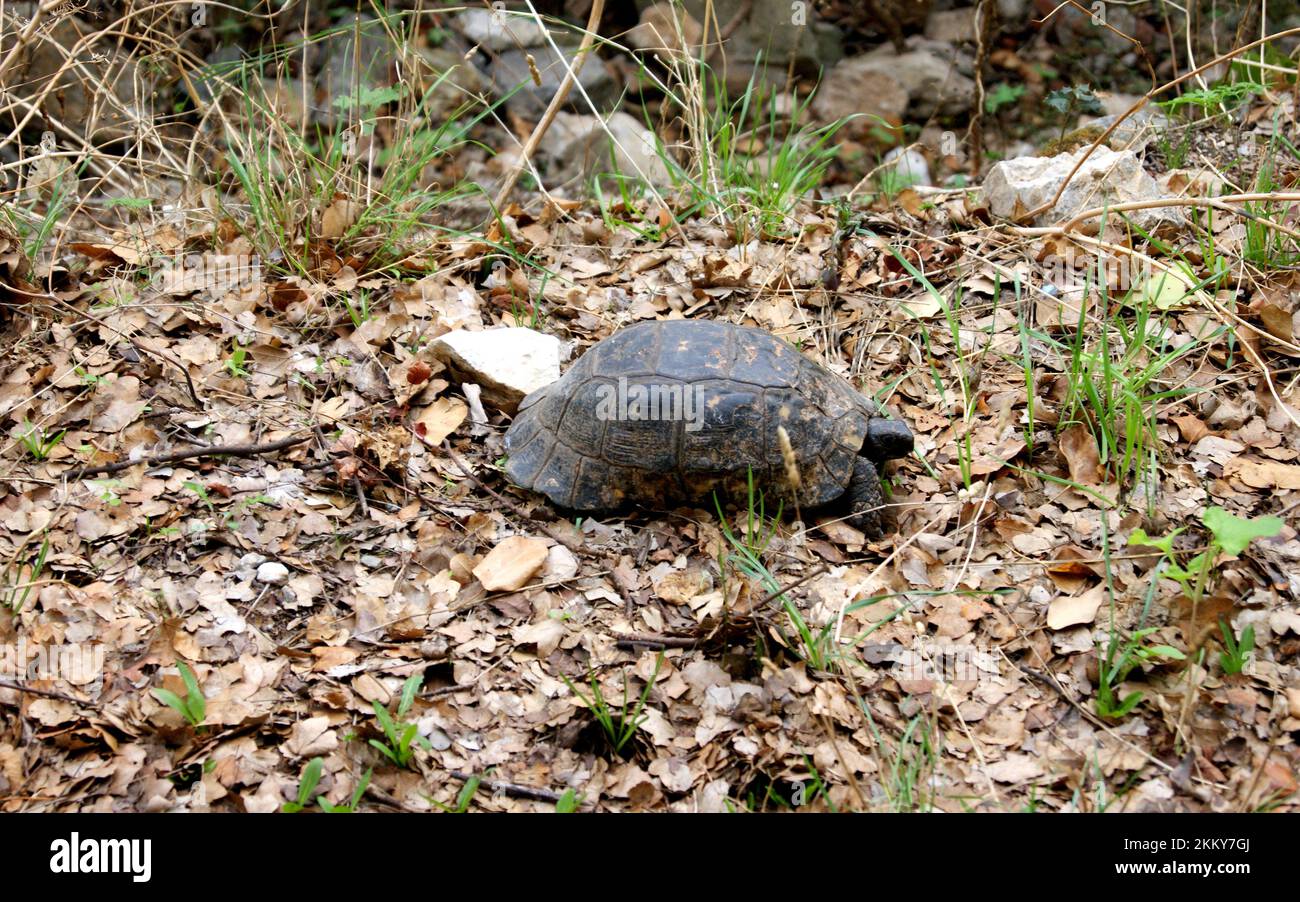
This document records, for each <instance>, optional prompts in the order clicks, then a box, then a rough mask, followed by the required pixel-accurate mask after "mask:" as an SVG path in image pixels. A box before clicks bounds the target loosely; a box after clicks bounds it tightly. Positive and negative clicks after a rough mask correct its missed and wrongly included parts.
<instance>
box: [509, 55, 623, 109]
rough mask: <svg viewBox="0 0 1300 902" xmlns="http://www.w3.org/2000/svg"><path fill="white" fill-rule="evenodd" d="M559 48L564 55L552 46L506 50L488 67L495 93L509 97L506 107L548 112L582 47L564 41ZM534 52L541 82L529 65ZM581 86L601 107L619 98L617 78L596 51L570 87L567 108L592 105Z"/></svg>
mask: <svg viewBox="0 0 1300 902" xmlns="http://www.w3.org/2000/svg"><path fill="white" fill-rule="evenodd" d="M559 49H560V53H561V56H556V54H555V51H554V50H553V49H551V48H550V47H539V48H537V49H536V50H533V51H531V53H526V52H524V51H522V50H506V51H504V52H502V53H501V54H500V55H499V56H498V57H497V58H496V59H494V60H493V61H492V62H491V64H490V65H489V66H488V77H489V78H490V79H491V80H492V90H493V92H494V93H495V94H496V96H498V97H506V106H507V107H508V108H509V109H510V110H511V111H512V112H513V113H515V114H516V115H518V116H523V117H525V118H529V119H536V118H537V117H539V116H540V115H541V114H542V113H543V112H545V111H546V107H547V105H548V104H549V103H550V102H551V98H552V97H553V96H555V92H556V91H558V90H559V89H560V84H561V83H562V82H563V81H564V77H565V75H566V74H567V67H568V66H571V65H572V64H573V60H574V57H575V56H576V55H577V49H578V48H577V45H563V44H562V45H559ZM530 55H531V56H532V59H533V63H534V64H535V65H536V67H537V74H538V75H539V76H540V77H541V82H542V83H541V85H538V84H537V83H536V82H535V81H534V80H533V73H532V69H531V68H530V67H529V65H528V58H529V56H530ZM579 85H581V86H582V89H583V91H585V92H586V94H587V96H588V97H590V98H591V101H592V103H594V104H595V105H596V108H597V109H599V110H604V109H607V108H611V107H612V106H613V104H614V101H615V100H617V88H616V85H615V81H614V77H613V75H611V74H610V71H609V69H608V67H607V66H606V65H605V63H604V61H603V60H602V59H601V58H600V57H599V56H597V55H596V53H595V52H594V51H592V52H591V53H590V54H589V55H588V57H587V61H586V63H584V64H583V66H582V69H581V71H579V73H578V84H576V85H574V86H573V88H572V89H570V91H569V96H568V97H567V98H566V99H565V106H566V107H569V108H570V109H580V110H587V109H589V107H588V106H587V102H586V100H584V99H583V96H582V92H581V91H579V90H578V86H579ZM516 88H517V89H518V90H516ZM507 95H508V96H507Z"/></svg>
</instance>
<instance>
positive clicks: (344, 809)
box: [316, 767, 375, 814]
mask: <svg viewBox="0 0 1300 902" xmlns="http://www.w3.org/2000/svg"><path fill="white" fill-rule="evenodd" d="M374 773H375V769H374V768H373V767H372V768H370V769H369V770H367V771H366V773H365V775H364V776H362V778H361V779H360V780H359V781H358V782H357V785H356V788H355V789H353V790H352V796H351V798H349V799H348V802H347V804H346V805H331V804H330V802H329V800H328V799H326V798H325V797H324V796H317V797H316V804H317V805H319V806H320V810H321V811H324V812H325V813H326V814H351V813H352V812H354V811H356V810H357V804H358V803H359V802H360V801H361V797H362V796H363V795H365V794H366V787H368V786H369V785H370V778H371V776H373V775H374Z"/></svg>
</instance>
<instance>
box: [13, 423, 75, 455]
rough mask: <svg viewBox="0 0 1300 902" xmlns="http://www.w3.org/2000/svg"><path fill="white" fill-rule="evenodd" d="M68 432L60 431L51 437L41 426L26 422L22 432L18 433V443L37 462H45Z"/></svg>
mask: <svg viewBox="0 0 1300 902" xmlns="http://www.w3.org/2000/svg"><path fill="white" fill-rule="evenodd" d="M67 432H68V430H66V429H60V430H59V431H58V432H56V433H54V434H53V435H50V434H49V433H47V432H46V431H45V430H44V429H42V428H41V427H40V426H37V425H36V424H35V423H32V422H30V421H24V422H23V425H22V427H21V430H20V431H19V433H18V441H19V442H20V443H21V444H22V446H23V447H24V448H26V449H27V453H28V454H30V455H31V456H32V457H33V458H35V459H36V460H45V459H46V458H47V457H49V456H50V452H51V451H53V450H54V449H55V447H56V446H57V445H58V444H59V442H60V441H62V439H63V436H64V435H66V434H67Z"/></svg>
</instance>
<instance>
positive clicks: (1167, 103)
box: [1156, 81, 1264, 113]
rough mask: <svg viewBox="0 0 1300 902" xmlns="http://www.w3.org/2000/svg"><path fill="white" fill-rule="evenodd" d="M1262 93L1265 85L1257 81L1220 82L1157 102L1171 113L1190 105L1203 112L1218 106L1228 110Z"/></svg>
mask: <svg viewBox="0 0 1300 902" xmlns="http://www.w3.org/2000/svg"><path fill="white" fill-rule="evenodd" d="M1262 93H1264V86H1263V85H1261V84H1259V83H1257V82H1253V81H1238V82H1233V83H1228V82H1220V83H1219V84H1217V85H1213V86H1211V87H1209V88H1204V89H1201V90H1195V91H1185V92H1184V93H1182V94H1180V95H1179V96H1177V97H1174V98H1172V99H1170V100H1162V101H1156V103H1157V105H1159V106H1160V107H1163V108H1164V109H1166V110H1168V111H1169V112H1171V113H1174V112H1178V111H1179V110H1183V109H1185V108H1189V107H1195V108H1197V109H1199V110H1200V111H1201V112H1202V113H1206V112H1209V111H1210V110H1213V109H1216V108H1218V109H1220V110H1223V111H1225V112H1226V111H1228V110H1231V109H1234V108H1236V107H1238V106H1240V105H1241V104H1243V103H1245V102H1246V101H1247V100H1249V99H1250V98H1251V97H1253V96H1255V95H1256V94H1262Z"/></svg>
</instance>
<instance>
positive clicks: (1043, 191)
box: [984, 147, 1184, 232]
mask: <svg viewBox="0 0 1300 902" xmlns="http://www.w3.org/2000/svg"><path fill="white" fill-rule="evenodd" d="M1085 153H1087V148H1080V149H1079V150H1076V151H1075V152H1073V153H1067V154H1060V155H1058V156H1054V157H1020V158H1018V159H1014V160H1003V161H1002V162H1000V163H997V164H995V165H994V166H993V168H992V169H990V170H989V174H988V176H987V177H986V178H985V179H984V199H985V202H986V203H987V204H988V208H989V211H990V212H991V213H992V214H993V215H994V216H997V217H1000V218H1002V219H1012V218H1014V217H1015V216H1016V215H1017V214H1019V213H1022V212H1025V211H1028V210H1032V209H1034V208H1036V207H1038V206H1040V205H1041V204H1044V203H1046V202H1047V201H1049V200H1051V199H1052V197H1053V196H1054V195H1055V194H1056V192H1057V190H1059V189H1060V187H1061V183H1062V182H1064V181H1065V179H1066V177H1067V176H1068V175H1069V174H1070V170H1071V169H1073V168H1074V164H1075V163H1077V162H1078V161H1079V158H1080V157H1082V156H1083V155H1084V154H1085ZM1162 196H1163V195H1162V194H1161V192H1160V186H1159V185H1157V184H1156V181H1155V179H1153V178H1152V177H1151V176H1150V175H1149V174H1148V173H1147V171H1146V170H1145V169H1143V168H1142V161H1141V160H1139V159H1138V157H1137V154H1135V153H1133V152H1132V151H1131V150H1125V151H1118V152H1117V151H1113V150H1111V149H1110V148H1108V147H1098V148H1097V149H1096V150H1095V151H1093V153H1092V155H1091V156H1090V157H1088V159H1087V161H1085V162H1084V164H1083V166H1082V167H1080V169H1079V171H1078V172H1076V173H1075V174H1074V177H1073V178H1071V179H1070V183H1069V185H1068V186H1066V189H1065V193H1064V194H1062V195H1061V199H1060V201H1059V202H1057V204H1056V206H1055V207H1053V208H1052V209H1050V210H1048V211H1047V212H1046V213H1043V214H1041V215H1039V216H1038V217H1037V218H1036V219H1035V220H1034V223H1035V225H1040V226H1046V225H1052V224H1054V223H1057V222H1063V221H1066V220H1069V219H1070V218H1071V217H1073V216H1074V215H1075V214H1076V213H1082V212H1083V211H1084V210H1090V209H1093V208H1097V207H1103V206H1106V205H1110V204H1120V203H1129V202H1133V201H1144V200H1156V199H1158V198H1160V197H1162ZM1126 215H1127V216H1129V218H1130V219H1131V220H1132V221H1133V222H1134V223H1136V224H1137V225H1138V226H1140V227H1142V228H1143V229H1151V228H1154V227H1156V226H1158V225H1164V224H1169V225H1182V224H1183V221H1184V220H1183V214H1182V211H1181V210H1180V209H1179V208H1177V207H1152V208H1149V209H1145V210H1132V211H1129V212H1128V213H1127V214H1126ZM1111 221H1118V214H1116V216H1115V217H1112V218H1111ZM1100 224H1101V221H1100V219H1095V220H1092V221H1091V222H1088V223H1085V224H1084V225H1083V228H1084V230H1085V231H1088V230H1090V231H1093V232H1096V230H1097V229H1098V228H1099V227H1100Z"/></svg>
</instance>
